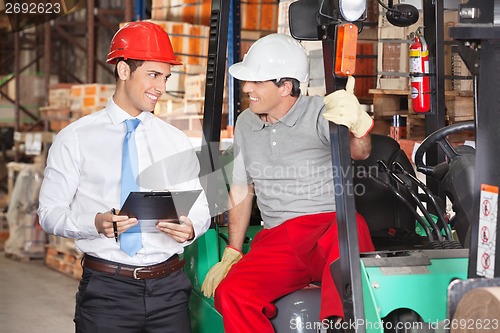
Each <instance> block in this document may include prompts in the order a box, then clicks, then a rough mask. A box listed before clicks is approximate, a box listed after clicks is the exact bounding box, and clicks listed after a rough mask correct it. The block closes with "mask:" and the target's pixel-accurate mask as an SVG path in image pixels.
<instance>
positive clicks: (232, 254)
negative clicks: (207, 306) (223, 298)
mask: <svg viewBox="0 0 500 333" xmlns="http://www.w3.org/2000/svg"><path fill="white" fill-rule="evenodd" d="M242 257H243V254H242V253H241V252H240V251H238V250H236V249H235V248H233V247H230V246H227V247H226V249H225V250H224V254H223V255H222V260H221V261H220V262H218V263H216V264H215V265H214V267H212V268H211V269H210V270H209V271H208V273H207V276H205V281H203V284H202V285H201V291H202V292H203V295H205V296H206V297H211V296H212V295H213V294H214V291H215V288H217V286H218V285H219V283H220V282H221V281H222V279H223V278H225V277H226V275H227V273H228V272H229V270H230V269H231V267H232V266H233V265H234V264H236V263H237V262H238V261H239V260H240V259H241V258H242Z"/></svg>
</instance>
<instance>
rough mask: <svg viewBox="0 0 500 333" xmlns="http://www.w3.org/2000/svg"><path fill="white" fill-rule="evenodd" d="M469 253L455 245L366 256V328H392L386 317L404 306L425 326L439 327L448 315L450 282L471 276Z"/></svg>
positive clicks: (363, 265) (371, 332)
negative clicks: (441, 248)
mask: <svg viewBox="0 0 500 333" xmlns="http://www.w3.org/2000/svg"><path fill="white" fill-rule="evenodd" d="M382 254H383V253H382ZM468 256H469V254H468V250H467V249H458V250H457V249H454V250H421V251H406V252H401V253H395V255H394V256H387V257H384V256H382V257H381V256H380V255H375V256H373V257H364V258H362V260H361V270H362V279H363V301H364V305H365V319H366V320H365V324H366V332H367V333H375V332H383V331H384V330H383V329H384V327H385V328H391V325H393V324H392V323H388V322H387V321H386V320H384V322H383V319H384V318H386V317H387V316H388V315H389V314H391V313H392V312H394V311H396V310H400V309H408V310H411V311H413V312H415V313H416V314H418V316H420V318H421V319H422V320H423V322H424V323H423V324H422V327H423V328H424V329H429V328H430V329H435V328H437V327H438V324H439V323H440V322H442V321H444V320H445V319H446V318H447V309H446V304H447V299H448V294H447V292H448V285H449V284H450V282H451V281H452V280H454V279H466V278H467V267H468ZM416 327H417V328H418V325H417V326H416ZM392 328H393V329H394V327H392Z"/></svg>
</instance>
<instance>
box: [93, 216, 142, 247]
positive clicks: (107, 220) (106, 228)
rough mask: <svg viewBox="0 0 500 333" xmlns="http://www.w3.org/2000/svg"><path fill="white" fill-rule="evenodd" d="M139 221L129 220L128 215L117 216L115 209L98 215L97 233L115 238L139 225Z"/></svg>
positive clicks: (96, 217)
mask: <svg viewBox="0 0 500 333" xmlns="http://www.w3.org/2000/svg"><path fill="white" fill-rule="evenodd" d="M137 223H139V221H137V219H136V218H128V216H126V215H116V212H115V211H114V209H112V210H111V211H109V212H105V213H97V214H96V216H95V227H96V229H97V232H98V233H100V234H103V235H104V236H106V237H108V238H115V240H116V241H118V236H119V235H120V234H122V233H123V232H125V231H127V230H128V229H130V228H131V227H133V226H135V225H137Z"/></svg>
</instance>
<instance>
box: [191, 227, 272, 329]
mask: <svg viewBox="0 0 500 333" xmlns="http://www.w3.org/2000/svg"><path fill="white" fill-rule="evenodd" d="M261 229H262V227H261V226H249V228H248V231H247V236H246V238H245V243H244V244H243V253H247V252H248V250H249V249H250V243H251V241H252V240H253V238H254V236H255V234H256V233H257V232H259V231H260V230H261ZM227 241H228V230H227V227H218V226H216V227H215V228H210V229H209V230H208V231H207V232H206V233H205V234H204V235H202V236H201V237H200V238H198V239H197V240H196V241H195V242H194V243H193V244H191V245H190V246H188V247H186V248H185V251H184V254H183V257H184V259H185V260H186V266H185V267H184V272H185V273H186V274H187V275H188V277H189V279H190V280H191V283H192V284H193V291H192V293H191V297H190V299H189V308H190V315H191V326H192V327H191V328H192V332H193V333H223V332H224V327H223V324H222V317H221V315H220V314H219V312H217V310H215V307H214V299H213V297H211V298H206V297H205V296H204V295H203V293H202V292H201V285H202V283H203V280H204V279H205V276H206V275H207V273H208V271H209V270H210V268H212V266H213V265H215V264H216V263H218V262H219V261H220V260H221V258H222V254H223V253H224V249H225V248H226V245H227Z"/></svg>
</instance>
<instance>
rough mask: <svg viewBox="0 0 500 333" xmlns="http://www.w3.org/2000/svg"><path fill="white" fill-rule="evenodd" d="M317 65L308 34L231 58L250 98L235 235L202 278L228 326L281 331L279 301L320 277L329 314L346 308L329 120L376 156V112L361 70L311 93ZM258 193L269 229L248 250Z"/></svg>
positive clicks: (362, 240)
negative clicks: (336, 87)
mask: <svg viewBox="0 0 500 333" xmlns="http://www.w3.org/2000/svg"><path fill="white" fill-rule="evenodd" d="M308 69H309V64H308V57H307V54H306V52H305V50H304V49H303V47H302V46H301V44H300V43H299V42H297V41H296V40H295V39H293V38H292V37H290V36H287V35H283V34H271V35H268V36H266V37H263V38H261V39H260V40H258V41H257V42H255V43H254V44H253V45H252V47H251V48H250V50H249V51H248V53H247V54H246V55H245V57H244V59H243V61H241V62H239V63H236V64H234V65H232V66H231V67H230V68H229V73H230V74H231V75H233V76H234V77H235V78H237V79H238V80H242V81H246V82H245V83H244V85H243V91H244V92H245V93H247V94H248V97H249V100H250V106H249V109H247V110H245V111H244V112H243V113H241V115H240V116H239V117H238V121H237V125H236V127H235V136H234V154H235V161H234V171H233V182H232V184H231V191H230V194H231V198H232V202H235V203H236V204H235V205H234V206H233V207H232V208H231V209H230V210H229V245H228V246H227V247H226V249H225V251H224V255H223V258H222V260H221V262H220V263H218V264H216V265H215V266H214V267H213V268H212V269H211V270H210V271H209V272H208V274H207V276H206V278H205V281H204V283H203V286H202V290H203V292H204V294H205V295H206V296H207V297H210V296H211V295H213V294H214V292H215V306H216V308H217V310H218V311H219V312H220V313H221V314H222V316H223V320H224V329H225V332H226V333H236V332H237V333H244V332H259V333H267V332H274V330H273V327H272V325H271V323H270V321H269V318H272V317H273V316H274V315H275V314H276V308H275V306H274V304H273V303H272V302H273V301H274V300H276V299H278V298H280V297H282V296H284V295H286V294H289V293H291V292H293V291H295V290H298V289H301V288H303V287H305V286H307V285H308V284H309V283H310V282H312V281H321V282H322V304H321V318H322V319H324V318H329V317H331V316H340V317H341V316H343V311H342V303H341V300H340V297H339V295H338V294H337V290H336V288H335V285H334V282H333V280H332V277H331V274H330V270H329V264H330V263H331V262H333V261H334V260H335V259H337V258H338V256H339V249H338V242H337V224H336V216H335V201H334V192H335V189H334V184H333V172H334V170H332V162H331V145H330V142H329V140H330V135H329V125H328V120H330V121H333V122H335V123H337V124H339V125H345V126H347V127H348V128H349V130H350V146H351V155H352V158H353V159H365V158H367V157H368V156H369V154H370V151H371V140H370V136H369V135H367V134H368V132H369V131H370V129H371V128H372V126H373V120H372V119H371V117H370V116H369V115H368V114H366V112H364V111H363V110H361V108H360V105H359V102H358V100H357V98H356V97H355V96H354V94H353V89H354V81H353V80H354V79H353V78H349V80H348V83H347V86H346V89H345V90H340V91H337V92H335V93H333V94H331V95H329V96H327V97H326V98H323V97H320V96H302V95H301V94H300V82H305V81H307V79H308ZM327 119H328V120H327ZM336 172H342V170H336ZM254 195H256V196H257V205H258V207H259V209H260V213H261V216H262V219H263V222H264V229H263V230H262V231H260V232H259V233H258V234H257V235H256V236H255V238H254V240H253V241H252V244H251V250H250V251H249V253H248V254H246V255H245V256H243V254H242V253H241V250H242V246H243V242H244V238H245V233H246V230H247V227H248V225H249V221H250V213H251V208H252V202H253V196H254ZM356 220H357V225H358V235H359V247H360V251H363V252H366V251H373V250H374V247H373V244H372V242H371V238H370V235H369V231H368V227H367V225H366V223H365V221H364V219H363V218H362V217H361V216H360V215H357V216H356ZM233 265H234V266H233ZM228 272H229V273H228ZM226 274H227V276H226ZM221 281H222V282H221ZM216 288H217V289H216ZM325 295H328V297H324V296H325ZM335 295H336V297H335Z"/></svg>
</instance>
